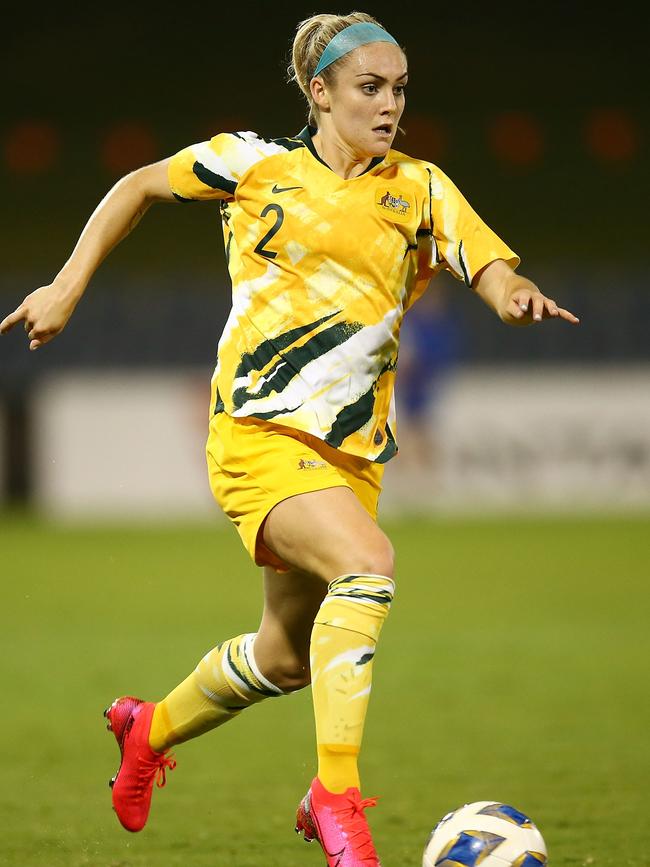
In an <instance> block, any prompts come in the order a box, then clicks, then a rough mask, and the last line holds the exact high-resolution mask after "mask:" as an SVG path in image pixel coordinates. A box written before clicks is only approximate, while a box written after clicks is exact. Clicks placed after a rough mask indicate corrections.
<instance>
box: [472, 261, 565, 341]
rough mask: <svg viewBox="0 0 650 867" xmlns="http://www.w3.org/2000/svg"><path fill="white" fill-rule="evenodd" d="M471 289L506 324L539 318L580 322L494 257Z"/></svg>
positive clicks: (531, 283)
mask: <svg viewBox="0 0 650 867" xmlns="http://www.w3.org/2000/svg"><path fill="white" fill-rule="evenodd" d="M472 289H473V290H474V291H475V292H476V294H477V295H478V296H479V297H480V298H482V299H483V301H485V303H486V304H487V305H488V307H491V308H492V310H494V312H495V313H496V314H497V316H498V317H499V318H500V319H501V321H502V322H505V323H507V324H508V325H532V324H533V323H535V322H541V321H542V319H565V320H566V321H567V322H570V323H571V324H572V325H577V324H578V322H579V321H580V320H579V319H578V317H577V316H574V315H573V313H571V312H570V311H569V310H566V309H565V308H564V307H558V305H557V304H556V303H555V301H553V299H552V298H547V297H546V295H543V294H542V293H541V292H540V290H539V289H538V288H537V286H536V285H535V284H534V283H533V282H532V280H529V279H528V278H527V277H522V276H521V275H519V274H517V273H515V271H514V270H513V269H512V268H511V267H510V265H509V264H508V263H507V262H505V261H504V260H503V259H495V260H494V261H493V262H490V263H489V265H486V266H485V267H484V268H481V270H480V271H479V272H478V273H477V274H476V275H475V277H474V279H473V280H472Z"/></svg>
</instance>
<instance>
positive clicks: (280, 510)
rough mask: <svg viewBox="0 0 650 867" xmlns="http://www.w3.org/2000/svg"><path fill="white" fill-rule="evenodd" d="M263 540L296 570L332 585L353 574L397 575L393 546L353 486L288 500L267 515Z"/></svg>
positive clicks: (301, 495) (298, 496)
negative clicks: (352, 488) (333, 582)
mask: <svg viewBox="0 0 650 867" xmlns="http://www.w3.org/2000/svg"><path fill="white" fill-rule="evenodd" d="M263 539H264V544H265V545H267V546H268V547H269V548H270V549H271V551H273V552H274V553H275V554H276V555H277V556H278V557H280V558H281V559H282V560H283V561H284V562H286V563H288V564H289V565H290V566H292V567H293V568H294V569H299V570H301V571H303V572H309V573H311V574H312V575H315V576H317V577H319V578H321V579H322V580H323V581H326V582H329V581H332V580H333V579H334V578H337V577H338V576H339V575H345V574H353V573H359V574H373V575H387V576H388V577H391V578H392V576H393V557H394V554H393V547H392V545H391V543H390V541H389V540H388V538H387V537H386V535H385V534H384V533H383V532H382V530H380V528H379V527H378V526H377V524H376V523H375V521H374V520H373V519H372V518H371V517H370V515H369V514H368V512H367V511H366V510H365V509H364V507H363V506H362V505H361V503H360V502H359V500H358V498H357V497H356V495H355V494H354V492H353V491H351V490H350V488H346V487H335V488H327V489H325V490H322V491H313V492H310V493H307V494H298V495H296V496H294V497H289V498H288V499H286V500H283V501H282V502H281V503H278V505H277V506H275V507H274V508H273V509H272V510H271V511H270V513H269V515H268V516H267V518H266V521H265V523H264V527H263Z"/></svg>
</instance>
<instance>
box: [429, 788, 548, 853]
mask: <svg viewBox="0 0 650 867" xmlns="http://www.w3.org/2000/svg"><path fill="white" fill-rule="evenodd" d="M546 864H547V852H546V845H545V843H544V839H543V838H542V835H541V834H540V832H539V830H538V829H537V827H536V826H535V824H534V823H533V822H532V821H531V819H529V818H528V816H526V815H525V814H524V813H521V812H520V811H519V810H516V809H515V808H514V807H511V806H509V805H508V804H501V803H499V802H497V801H476V802H475V803H473V804H465V806H464V807H460V808H459V809H458V810H454V811H453V812H452V813H447V815H446V816H444V818H442V819H441V820H440V822H438V824H437V825H436V827H435V828H434V829H433V831H432V832H431V834H430V835H429V839H428V840H427V845H426V846H425V849H424V857H423V859H422V867H542V865H546Z"/></svg>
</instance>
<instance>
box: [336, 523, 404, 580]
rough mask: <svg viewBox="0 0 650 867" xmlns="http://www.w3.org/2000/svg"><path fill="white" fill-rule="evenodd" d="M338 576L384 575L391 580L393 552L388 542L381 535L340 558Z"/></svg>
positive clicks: (393, 563) (393, 560)
mask: <svg viewBox="0 0 650 867" xmlns="http://www.w3.org/2000/svg"><path fill="white" fill-rule="evenodd" d="M340 563H341V566H340V567H339V568H340V569H341V571H340V572H339V574H355V575H385V576H386V577H387V578H393V576H394V573H395V551H394V549H393V546H392V544H391V542H390V540H389V539H388V538H387V537H386V536H384V534H383V533H381V534H380V535H378V536H377V537H375V538H373V539H372V540H371V541H370V540H369V541H368V542H366V543H365V544H362V545H359V546H358V548H357V549H356V550H355V551H353V552H349V554H348V556H342V557H341V558H340Z"/></svg>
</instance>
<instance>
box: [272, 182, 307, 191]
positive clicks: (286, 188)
mask: <svg viewBox="0 0 650 867" xmlns="http://www.w3.org/2000/svg"><path fill="white" fill-rule="evenodd" d="M289 190H302V187H279V186H278V185H277V184H274V185H273V189H272V190H271V192H272V193H287V192H289Z"/></svg>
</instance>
